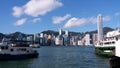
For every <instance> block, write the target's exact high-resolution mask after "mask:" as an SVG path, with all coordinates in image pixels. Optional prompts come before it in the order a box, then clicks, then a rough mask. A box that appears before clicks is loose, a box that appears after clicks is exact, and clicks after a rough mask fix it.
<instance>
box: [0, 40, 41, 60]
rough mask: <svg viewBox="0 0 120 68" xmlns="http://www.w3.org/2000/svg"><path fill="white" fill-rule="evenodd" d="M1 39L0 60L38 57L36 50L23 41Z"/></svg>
mask: <svg viewBox="0 0 120 68" xmlns="http://www.w3.org/2000/svg"><path fill="white" fill-rule="evenodd" d="M14 42H15V43H13V42H9V41H5V40H4V41H2V42H1V43H0V60H19V59H28V58H36V57H38V55H39V54H38V53H37V51H35V50H33V49H32V47H30V46H29V45H28V44H27V43H25V42H23V41H18V40H16V41H14Z"/></svg>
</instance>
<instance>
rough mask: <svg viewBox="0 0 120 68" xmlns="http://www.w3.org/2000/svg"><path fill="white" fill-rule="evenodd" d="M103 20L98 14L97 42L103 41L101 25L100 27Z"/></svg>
mask: <svg viewBox="0 0 120 68" xmlns="http://www.w3.org/2000/svg"><path fill="white" fill-rule="evenodd" d="M102 22H103V19H102V14H99V15H98V17H97V24H98V25H97V26H98V40H103V25H102Z"/></svg>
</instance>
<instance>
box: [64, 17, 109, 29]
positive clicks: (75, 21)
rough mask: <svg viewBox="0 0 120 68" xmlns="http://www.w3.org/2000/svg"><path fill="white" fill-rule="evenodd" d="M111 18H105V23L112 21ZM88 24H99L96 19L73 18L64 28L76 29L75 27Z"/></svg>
mask: <svg viewBox="0 0 120 68" xmlns="http://www.w3.org/2000/svg"><path fill="white" fill-rule="evenodd" d="M110 20H111V18H110V16H105V17H103V22H106V21H110ZM86 23H93V24H96V23H97V18H96V17H89V18H71V19H69V20H68V22H67V23H66V24H65V25H64V28H69V27H75V26H82V25H84V24H86Z"/></svg>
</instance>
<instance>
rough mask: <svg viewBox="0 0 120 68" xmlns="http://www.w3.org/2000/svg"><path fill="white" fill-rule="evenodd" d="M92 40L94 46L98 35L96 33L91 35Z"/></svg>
mask: <svg viewBox="0 0 120 68" xmlns="http://www.w3.org/2000/svg"><path fill="white" fill-rule="evenodd" d="M92 40H93V44H94V45H95V44H96V42H97V40H98V34H97V33H95V34H93V35H92Z"/></svg>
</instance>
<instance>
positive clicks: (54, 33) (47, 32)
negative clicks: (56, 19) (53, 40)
mask: <svg viewBox="0 0 120 68" xmlns="http://www.w3.org/2000/svg"><path fill="white" fill-rule="evenodd" d="M41 33H43V34H47V35H48V34H50V35H55V36H56V35H58V34H59V33H58V32H57V31H53V30H46V31H43V32H41Z"/></svg>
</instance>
